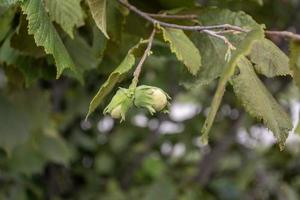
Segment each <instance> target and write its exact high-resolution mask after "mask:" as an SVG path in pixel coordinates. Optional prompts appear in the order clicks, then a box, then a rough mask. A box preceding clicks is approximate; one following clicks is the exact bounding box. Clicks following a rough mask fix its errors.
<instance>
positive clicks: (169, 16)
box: [147, 13, 198, 19]
mask: <svg viewBox="0 0 300 200" xmlns="http://www.w3.org/2000/svg"><path fill="white" fill-rule="evenodd" d="M147 14H148V15H149V16H150V17H154V18H163V19H196V18H197V17H198V16H197V15H169V14H166V13H161V14H155V13H147Z"/></svg>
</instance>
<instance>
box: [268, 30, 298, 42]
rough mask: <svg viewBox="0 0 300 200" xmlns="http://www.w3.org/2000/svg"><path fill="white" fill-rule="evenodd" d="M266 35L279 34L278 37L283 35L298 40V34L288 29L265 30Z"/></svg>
mask: <svg viewBox="0 0 300 200" xmlns="http://www.w3.org/2000/svg"><path fill="white" fill-rule="evenodd" d="M265 33H266V34H267V35H271V36H280V37H285V38H290V39H293V40H297V41H300V35H299V34H296V33H292V32H289V31H265Z"/></svg>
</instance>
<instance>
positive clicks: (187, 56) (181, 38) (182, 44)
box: [160, 27, 201, 75]
mask: <svg viewBox="0 0 300 200" xmlns="http://www.w3.org/2000/svg"><path fill="white" fill-rule="evenodd" d="M160 29H161V30H162V31H163V37H164V40H165V41H166V42H168V43H169V44H170V49H171V51H172V52H173V53H174V54H175V55H176V56H177V58H178V60H180V61H182V62H183V63H184V64H185V66H186V67H187V68H188V70H189V71H190V73H191V74H193V75H196V74H197V72H198V71H199V69H200V66H201V56H200V52H199V50H198V49H197V48H196V47H195V45H194V44H193V43H192V42H191V40H190V39H189V38H188V37H187V36H186V35H185V33H184V32H183V31H182V30H179V29H171V28H162V27H160Z"/></svg>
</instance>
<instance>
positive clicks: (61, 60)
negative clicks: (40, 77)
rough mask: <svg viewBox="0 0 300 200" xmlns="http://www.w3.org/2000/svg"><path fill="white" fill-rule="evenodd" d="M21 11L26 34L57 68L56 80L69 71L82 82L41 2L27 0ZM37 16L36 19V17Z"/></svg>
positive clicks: (38, 0)
mask: <svg viewBox="0 0 300 200" xmlns="http://www.w3.org/2000/svg"><path fill="white" fill-rule="evenodd" d="M22 10H23V12H24V14H26V15H27V20H28V33H29V34H33V35H34V39H35V42H36V44H37V45H38V46H43V47H44V49H45V52H46V53H47V54H52V55H53V57H54V60H55V63H56V67H57V76H56V77H57V78H59V77H60V75H61V74H62V72H63V71H64V70H65V69H68V68H69V69H71V70H72V71H73V72H74V73H75V76H76V77H77V78H78V79H79V80H82V77H81V74H79V73H78V72H77V70H76V68H75V65H74V63H73V61H72V59H71V57H70V55H69V53H68V52H67V50H66V48H65V46H64V44H63V42H62V40H61V38H60V36H59V35H58V33H57V31H56V30H55V28H54V26H53V24H52V23H51V21H50V19H49V16H48V15H47V13H46V11H45V8H44V5H43V1H40V0H27V1H25V2H24V3H23V4H22ZM37 16H38V17H37Z"/></svg>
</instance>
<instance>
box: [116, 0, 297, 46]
mask: <svg viewBox="0 0 300 200" xmlns="http://www.w3.org/2000/svg"><path fill="white" fill-rule="evenodd" d="M118 1H119V2H120V3H121V4H123V5H124V6H125V7H127V8H128V9H129V10H131V11H133V12H135V13H136V14H138V15H139V16H141V17H143V18H144V19H146V20H148V21H149V22H151V23H152V24H154V25H155V24H159V25H160V26H163V27H168V28H175V29H181V30H186V31H199V32H203V31H204V30H215V29H221V32H222V31H223V32H224V33H226V32H228V31H235V32H244V33H245V32H248V31H249V30H245V29H243V28H241V27H239V26H234V25H230V24H220V25H211V26H199V25H196V26H185V25H178V24H172V23H167V22H163V21H160V20H157V19H155V18H153V17H164V18H167V17H168V15H160V14H150V13H146V12H143V11H141V10H139V9H138V8H136V7H135V6H133V5H131V4H130V3H128V1H127V0H118ZM175 16H176V15H173V16H172V17H175ZM265 34H266V35H269V36H280V37H287V38H290V39H293V40H297V41H300V35H299V34H296V33H292V32H289V31H268V30H266V31H265Z"/></svg>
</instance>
